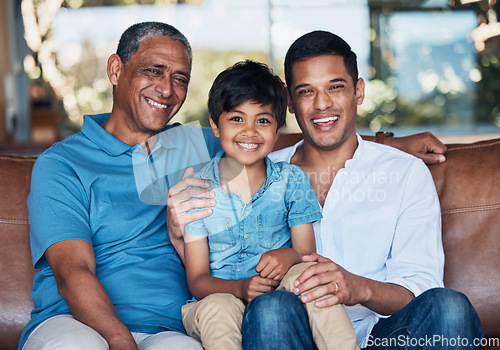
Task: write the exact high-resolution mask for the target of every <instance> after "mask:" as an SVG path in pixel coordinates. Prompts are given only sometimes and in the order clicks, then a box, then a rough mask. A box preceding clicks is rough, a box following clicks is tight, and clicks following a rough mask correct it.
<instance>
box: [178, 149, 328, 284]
mask: <svg viewBox="0 0 500 350" xmlns="http://www.w3.org/2000/svg"><path fill="white" fill-rule="evenodd" d="M222 156H223V152H219V153H218V154H217V155H216V156H215V157H214V158H213V159H212V162H211V163H209V164H207V165H206V166H205V167H204V168H203V169H202V170H201V171H200V172H198V173H195V174H193V176H194V177H198V178H201V179H204V180H206V181H208V182H209V183H210V189H211V190H213V191H214V192H215V200H216V201H217V205H216V206H215V207H214V208H213V213H212V214H211V215H210V216H209V217H207V218H205V219H202V220H198V221H195V222H192V223H190V224H188V225H186V228H185V229H186V232H188V233H190V234H196V235H203V236H208V246H209V250H210V271H211V274H212V276H214V277H218V278H223V279H228V280H235V279H246V278H250V277H252V276H254V275H256V272H255V266H256V265H257V263H258V262H259V260H260V257H261V255H262V254H263V253H265V252H267V251H269V250H272V249H278V248H283V247H291V237H290V227H292V226H296V225H301V224H305V223H309V222H313V221H316V220H319V219H321V217H322V216H321V208H320V206H319V204H318V201H317V199H316V195H315V194H314V191H313V190H312V188H311V185H310V184H309V180H308V178H307V176H306V175H305V174H304V172H303V171H302V170H301V169H300V168H299V167H297V166H295V165H291V164H288V163H285V162H279V163H273V162H272V161H271V160H269V158H267V157H266V158H265V162H266V168H267V178H266V180H265V181H264V184H263V185H262V187H261V188H260V189H259V190H258V191H257V193H255V195H254V196H253V197H252V198H251V199H250V200H249V201H248V202H246V203H243V201H242V200H241V197H240V196H239V194H237V193H234V192H225V191H224V190H222V189H221V188H220V178H219V167H218V164H219V161H220V159H221V157H222Z"/></svg>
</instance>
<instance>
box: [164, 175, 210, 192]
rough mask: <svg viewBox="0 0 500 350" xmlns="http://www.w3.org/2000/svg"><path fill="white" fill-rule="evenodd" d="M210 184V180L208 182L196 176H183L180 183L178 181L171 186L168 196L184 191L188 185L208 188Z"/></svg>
mask: <svg viewBox="0 0 500 350" xmlns="http://www.w3.org/2000/svg"><path fill="white" fill-rule="evenodd" d="M186 173H187V170H186V172H185V173H184V175H185V174H186ZM209 186H210V184H209V183H208V182H206V181H205V180H202V179H198V178H196V177H186V178H183V179H182V180H181V181H179V182H178V183H176V184H175V185H173V186H172V187H170V189H169V190H168V196H169V197H172V196H175V195H177V194H179V193H181V192H182V191H184V190H185V189H186V188H188V187H201V188H208V187H209Z"/></svg>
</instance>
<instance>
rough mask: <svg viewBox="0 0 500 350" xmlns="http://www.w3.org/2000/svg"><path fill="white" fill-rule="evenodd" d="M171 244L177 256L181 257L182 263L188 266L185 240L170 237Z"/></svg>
mask: <svg viewBox="0 0 500 350" xmlns="http://www.w3.org/2000/svg"><path fill="white" fill-rule="evenodd" d="M170 242H171V243H172V245H173V246H174V249H175V250H176V252H177V255H179V259H181V262H182V264H183V265H186V256H185V243H184V238H182V237H181V238H180V239H177V238H174V237H170Z"/></svg>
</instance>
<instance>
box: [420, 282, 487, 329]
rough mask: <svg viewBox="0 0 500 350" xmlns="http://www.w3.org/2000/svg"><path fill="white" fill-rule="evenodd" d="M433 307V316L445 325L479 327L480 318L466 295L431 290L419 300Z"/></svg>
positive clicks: (449, 291) (450, 291)
mask: <svg viewBox="0 0 500 350" xmlns="http://www.w3.org/2000/svg"><path fill="white" fill-rule="evenodd" d="M420 297H421V299H422V300H423V301H425V302H428V303H429V305H431V312H430V313H431V314H432V315H433V316H434V318H435V319H436V321H438V322H441V323H442V324H443V325H448V326H450V325H453V324H456V326H457V327H460V328H462V327H464V326H474V325H479V324H480V323H479V317H478V316H477V313H476V311H475V310H474V308H473V306H472V304H471V303H470V301H469V299H468V298H467V296H465V294H463V293H460V292H458V291H455V290H452V289H447V288H434V289H430V290H428V291H426V292H424V293H423V294H421V296H419V298H420Z"/></svg>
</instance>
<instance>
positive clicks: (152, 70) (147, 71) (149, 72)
mask: <svg viewBox="0 0 500 350" xmlns="http://www.w3.org/2000/svg"><path fill="white" fill-rule="evenodd" d="M144 72H145V74H146V75H147V76H152V77H157V76H160V75H161V71H160V70H158V69H156V68H146V69H144Z"/></svg>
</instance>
